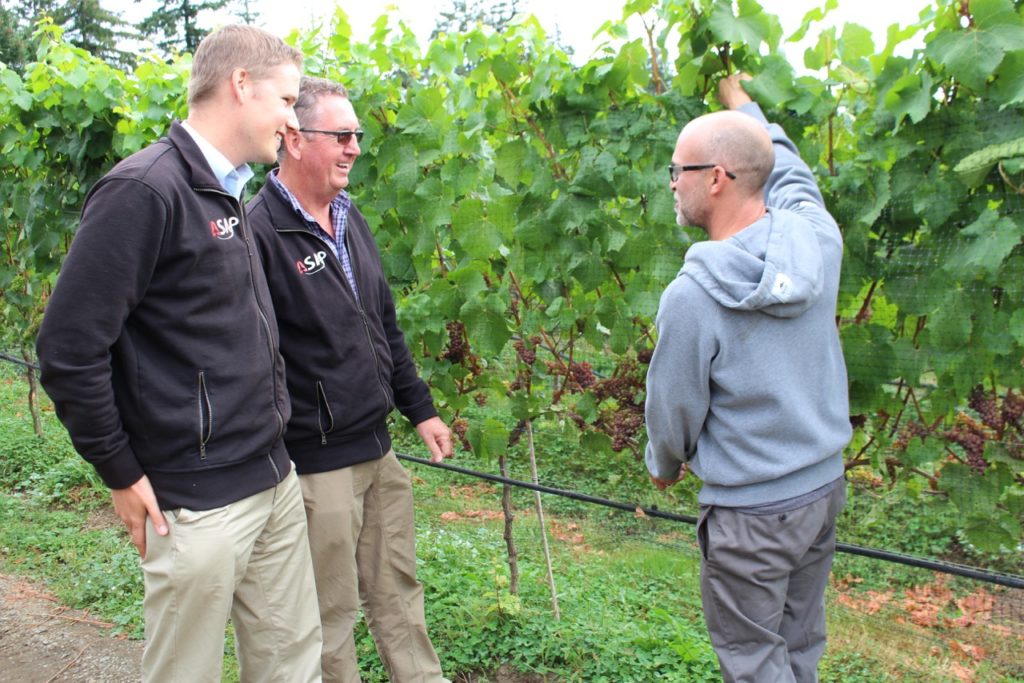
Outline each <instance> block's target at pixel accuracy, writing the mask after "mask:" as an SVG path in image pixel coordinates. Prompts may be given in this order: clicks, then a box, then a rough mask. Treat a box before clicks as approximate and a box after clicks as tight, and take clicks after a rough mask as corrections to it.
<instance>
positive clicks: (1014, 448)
mask: <svg viewBox="0 0 1024 683" xmlns="http://www.w3.org/2000/svg"><path fill="white" fill-rule="evenodd" d="M829 6H834V3H826V9H827V8H828V7H829ZM635 14H640V15H641V16H642V17H643V19H644V25H645V26H646V27H647V34H646V35H645V36H642V37H640V38H634V37H631V36H629V35H628V34H627V33H626V31H625V29H624V28H623V27H624V25H625V19H627V18H628V17H630V16H633V15H635ZM822 14H823V11H819V10H814V11H812V12H810V13H808V15H807V16H806V17H805V19H804V22H803V25H802V26H801V28H800V29H799V30H798V32H797V36H796V37H799V36H802V35H804V34H806V33H808V32H810V31H811V30H812V29H813V28H814V27H815V25H816V21H817V20H818V19H820V18H821V16H822ZM603 31H604V36H605V39H606V42H605V43H604V44H603V46H601V47H600V48H599V49H598V50H597V52H596V54H595V55H594V56H592V57H591V58H590V59H589V60H588V61H586V62H585V63H582V64H579V63H574V62H573V61H572V60H571V59H570V58H569V56H568V55H566V53H565V52H564V51H563V50H561V49H560V48H559V47H558V46H557V44H556V43H555V42H553V41H552V40H551V39H550V36H548V35H547V34H546V33H545V32H544V30H543V29H542V28H541V26H540V25H539V24H538V23H537V22H536V20H534V19H532V18H521V19H518V20H516V21H513V22H512V23H510V24H508V25H507V26H505V27H504V28H503V29H502V30H501V31H496V30H494V29H493V28H491V27H489V26H487V25H486V24H474V25H472V26H469V27H467V29H466V30H465V31H461V32H459V33H458V34H455V33H448V32H445V33H440V34H438V35H437V36H436V37H435V38H434V39H432V40H431V41H430V43H429V44H428V45H425V46H420V45H419V44H418V42H417V40H416V38H415V36H414V34H413V32H412V31H411V30H410V29H409V28H408V27H407V26H405V25H403V24H402V23H401V22H400V21H395V20H393V19H392V18H389V17H388V16H383V17H381V18H380V19H379V20H378V21H377V22H376V24H375V25H374V27H373V34H372V35H371V36H370V38H369V39H368V40H367V41H366V42H358V41H355V40H353V37H352V33H351V28H350V26H349V24H348V21H347V18H346V16H345V15H344V13H343V12H342V11H340V10H339V11H338V13H337V14H336V15H335V16H334V18H333V21H332V25H331V26H330V27H329V29H328V30H326V31H324V32H322V33H319V34H295V35H293V36H292V39H293V40H294V41H295V42H296V44H297V45H298V46H299V47H300V48H301V49H303V51H304V52H305V53H306V55H307V71H308V72H310V73H312V74H317V75H325V76H328V77H332V78H336V79H338V80H340V81H342V82H343V83H345V84H346V86H347V87H348V88H349V89H350V91H351V92H352V96H353V100H354V102H355V104H356V107H357V111H358V112H359V114H360V117H361V119H362V125H363V127H364V128H365V129H366V131H367V135H366V138H365V139H364V142H363V145H362V146H363V156H362V157H361V159H360V160H359V162H358V163H357V164H356V165H355V168H354V171H353V176H352V186H351V190H352V191H353V193H354V194H355V195H356V201H357V202H358V204H359V206H360V208H361V209H362V211H363V213H364V214H365V215H366V216H367V218H368V220H369V222H370V224H371V225H372V226H375V228H376V231H377V235H376V236H377V239H378V241H379V243H380V246H381V253H382V255H383V258H384V261H385V267H386V269H387V272H388V273H389V275H390V277H391V281H392V283H393V286H394V289H395V293H396V299H397V301H398V306H399V316H400V320H401V323H402V325H403V328H404V330H405V332H406V334H407V337H408V339H409V341H410V345H411V346H412V348H413V350H414V353H415V355H416V356H417V362H418V364H419V366H420V367H421V369H422V371H423V373H424V375H425V376H426V378H427V379H428V381H429V382H430V384H431V386H432V387H433V389H434V392H435V396H436V397H437V398H438V399H439V400H440V402H441V403H442V405H443V407H444V409H445V410H446V411H447V416H448V417H449V418H450V419H452V422H453V424H454V426H455V428H456V431H457V432H458V433H459V435H460V437H461V438H462V440H463V443H464V445H465V446H466V447H469V448H471V449H472V450H473V452H474V453H475V454H476V455H477V456H478V457H481V458H493V457H496V456H499V455H501V454H504V453H506V452H507V450H508V447H509V444H510V443H514V442H515V441H516V440H517V439H518V438H519V437H520V436H521V434H522V433H523V426H524V425H525V424H526V423H527V421H529V420H533V421H538V420H539V421H543V422H544V423H545V424H547V425H549V426H553V427H554V428H556V429H560V430H561V431H562V433H563V434H564V435H565V439H564V442H565V443H568V444H573V445H576V446H577V447H578V448H577V451H576V452H577V453H578V454H579V456H578V457H594V458H601V457H604V458H607V457H623V455H621V454H625V455H626V457H632V455H635V454H639V453H640V452H641V449H642V446H643V438H644V437H643V425H642V416H643V412H642V402H643V376H644V370H645V363H646V361H647V360H648V359H649V354H650V351H651V349H652V347H653V343H654V339H653V328H652V325H651V322H652V319H653V316H654V314H655V312H656V308H657V304H658V298H659V295H660V293H661V291H662V290H663V289H664V287H665V285H666V284H667V283H668V282H669V281H670V280H671V279H672V278H673V277H674V276H675V274H676V272H677V271H678V269H679V266H680V264H681V262H682V256H683V254H684V252H685V249H686V247H687V245H688V244H689V243H690V242H691V240H692V239H694V238H696V237H697V235H691V234H688V233H685V232H681V231H680V230H679V229H678V228H677V227H676V226H675V220H674V213H673V209H672V200H671V197H670V194H669V191H668V188H667V185H668V183H667V180H666V178H665V172H664V167H665V165H666V164H667V163H668V161H669V159H670V156H671V150H672V145H673V142H674V140H675V137H676V134H677V132H678V130H679V128H680V127H681V126H682V124H683V123H685V122H686V121H687V120H689V119H690V118H692V117H693V116H696V115H699V114H701V113H703V112H705V111H707V110H708V109H709V107H714V106H715V105H714V104H713V103H712V102H710V101H709V98H708V94H709V93H710V92H711V91H712V89H713V87H714V85H715V83H716V81H717V80H718V78H720V77H721V76H723V75H725V74H727V73H730V72H732V71H735V70H737V69H742V70H744V71H747V72H748V73H751V74H753V75H754V80H753V81H752V82H751V83H750V91H751V93H752V94H753V95H754V96H755V98H756V99H757V100H758V101H759V102H760V103H761V104H762V106H763V107H764V108H765V109H766V111H769V112H770V115H771V116H772V118H774V119H775V120H778V121H780V122H781V123H782V124H783V125H784V126H785V127H786V129H787V131H788V132H789V134H790V136H791V138H792V139H794V140H796V141H797V143H798V145H799V146H800V148H801V153H802V155H803V157H804V158H805V159H807V160H808V161H809V163H810V164H811V166H812V168H815V170H816V172H817V175H818V177H819V178H820V180H821V184H822V188H823V192H824V194H825V196H826V201H827V203H828V205H829V207H830V209H831V210H832V211H833V213H834V214H835V216H836V217H837V219H838V221H839V223H840V225H841V228H842V230H843V234H844V238H845V242H846V254H845V260H844V266H843V268H844V272H843V280H842V285H841V292H840V301H839V312H840V315H839V320H838V324H839V325H840V332H841V336H842V340H843V345H844V350H845V353H846V358H847V363H848V366H849V369H850V391H851V405H852V412H853V415H852V416H851V419H852V420H853V422H854V424H855V426H856V430H855V437H854V442H853V443H852V444H851V446H850V448H849V451H848V453H847V467H848V469H851V470H870V471H871V472H872V473H873V476H878V477H880V478H881V480H883V481H884V482H886V483H887V485H888V486H892V487H899V488H900V489H901V490H902V491H903V492H904V494H905V495H909V496H919V497H924V496H935V497H948V499H949V500H950V501H951V503H952V504H953V505H955V506H957V507H959V508H960V510H961V511H962V513H963V527H962V528H961V529H960V530H959V533H960V535H961V540H962V541H963V542H964V544H965V547H966V546H973V547H975V548H978V549H982V550H985V551H989V552H999V551H1000V549H1002V551H1003V552H1013V551H1014V549H1015V548H1017V547H1018V545H1019V543H1020V542H1021V523H1020V520H1021V517H1022V509H1024V485H1022V470H1024V467H1022V463H1024V445H1022V442H1024V439H1022V431H1021V430H1022V423H1021V414H1020V413H1021V407H1022V404H1024V403H1022V402H1024V399H1022V390H1024V366H1022V362H1021V361H1022V358H1024V291H1022V290H1024V246H1022V243H1021V238H1022V235H1024V214H1022V213H1021V201H1022V195H1021V190H1022V186H1024V154H1022V151H1021V139H1022V132H1021V128H1020V121H1021V114H1022V111H1024V18H1022V9H1021V6H1020V4H1019V3H1018V4H1015V3H1013V2H1011V0H972V1H971V2H960V1H959V0H957V1H949V2H941V3H940V4H937V5H935V6H931V7H925V8H924V9H922V12H921V14H920V18H919V21H918V22H917V23H915V24H914V25H911V26H909V27H898V26H893V27H890V29H889V31H888V36H887V40H886V43H885V44H884V45H875V44H874V42H873V40H872V38H871V35H870V33H869V32H868V31H866V30H865V29H863V28H862V27H859V26H856V25H854V24H848V25H846V26H845V27H843V28H841V29H829V30H826V31H822V32H820V33H819V36H818V39H817V42H816V44H815V47H813V48H811V49H809V50H808V51H807V52H806V54H805V55H804V62H805V66H806V67H807V68H808V69H812V70H814V71H816V72H817V74H818V75H816V76H807V75H799V74H798V73H797V72H796V71H795V70H794V68H793V66H792V65H791V64H789V63H788V61H787V60H786V59H785V58H784V57H783V55H782V53H781V52H780V45H781V44H782V42H783V40H784V38H785V37H784V36H783V32H782V29H781V27H780V25H779V22H778V21H777V19H776V18H774V17H772V16H771V15H768V14H765V13H764V12H763V11H762V10H761V8H760V6H759V5H758V4H757V2H756V0H739V1H738V2H737V3H735V5H734V4H733V3H731V2H728V1H726V0H686V1H684V2H668V1H665V2H662V3H656V2H655V1H654V0H630V1H629V2H627V3H626V4H625V7H624V9H623V15H622V16H621V17H618V18H614V19H613V20H612V21H609V22H608V23H607V24H606V25H605V26H604V29H603ZM911 39H913V40H916V41H918V44H919V45H920V47H918V48H916V49H913V50H912V51H909V52H910V54H909V56H905V55H901V54H897V49H896V48H897V47H898V46H900V45H901V44H904V43H906V42H907V41H909V40H911ZM40 40H41V43H42V45H43V47H41V48H40V52H39V56H38V60H37V61H36V62H35V63H33V64H31V65H30V66H29V68H28V69H27V70H26V74H25V77H24V78H21V77H20V76H18V74H17V73H15V72H13V71H12V70H0V80H2V82H3V84H4V87H3V88H2V89H0V105H2V106H0V117H3V119H4V121H3V123H4V125H2V126H0V158H2V160H3V163H2V164H0V169H2V170H0V174H4V175H3V177H2V178H0V206H2V207H3V209H2V214H0V219H2V221H3V223H2V224H0V226H2V229H3V234H4V239H5V244H6V249H7V252H6V254H5V259H4V265H2V266H0V289H3V290H4V292H5V302H7V301H8V298H7V293H8V292H11V291H14V290H15V289H16V288H17V287H25V288H27V289H28V290H31V291H27V290H26V292H25V293H24V294H23V295H22V294H19V295H18V296H17V297H15V298H14V299H12V301H14V300H17V301H22V302H23V303H24V306H25V308H24V310H25V311H35V312H36V313H37V312H38V310H39V309H40V307H41V306H42V302H43V301H44V299H45V292H46V288H47V287H48V286H49V284H50V283H51V282H52V280H53V278H54V276H55V274H56V272H57V267H58V264H59V262H60V259H61V257H62V255H63V253H64V250H65V248H66V246H67V242H68V240H69V239H70V237H71V235H72V234H73V232H74V228H75V215H76V213H77V210H78V208H79V207H80V205H81V200H82V197H83V196H84V191H85V190H86V189H87V188H88V187H89V185H90V184H91V183H92V182H93V181H94V180H95V178H96V177H98V174H99V173H101V172H102V171H103V170H105V169H106V168H109V166H110V165H111V164H112V163H113V161H114V160H115V159H117V158H120V157H122V156H124V155H125V154H127V153H129V152H131V151H133V150H135V149H138V148H139V147H141V146H142V145H143V144H145V143H146V142H148V141H150V140H152V139H153V138H154V137H156V136H157V135H159V134H161V133H162V132H163V131H164V130H165V129H166V126H167V123H168V122H169V120H170V117H171V116H172V115H173V114H175V113H177V114H179V115H180V113H181V107H182V101H181V95H182V93H183V91H184V81H183V74H184V70H185V68H186V66H187V62H186V61H183V60H173V61H171V62H170V63H169V64H157V63H153V62H145V63H143V64H141V65H140V66H139V67H138V68H137V69H136V70H135V71H134V73H132V74H124V73H121V72H119V71H117V70H115V69H112V68H110V67H109V66H107V65H104V64H102V63H100V62H98V60H95V59H93V58H90V57H89V56H88V55H87V54H85V53H83V52H81V51H76V49H75V48H73V47H71V46H69V45H67V44H66V43H64V42H61V40H60V39H59V34H58V33H57V32H56V31H54V30H51V29H48V30H47V31H45V32H44V34H43V35H42V36H41V39H40ZM18 291H21V290H18ZM5 305H6V303H5ZM18 315H22V314H21V313H18V312H16V311H13V309H9V310H5V312H4V318H5V323H4V324H5V327H6V329H16V330H20V332H19V334H22V335H23V338H28V336H30V334H31V327H32V325H31V324H30V323H29V322H26V321H30V320H31V319H32V315H30V314H28V313H26V314H24V317H23V318H18V317H17V316H18ZM481 404H486V405H488V406H490V408H492V410H490V411H488V412H487V415H489V417H487V418H485V419H480V420H472V421H467V420H466V419H465V416H466V413H467V412H471V411H472V410H473V409H474V408H475V406H477V405H481ZM539 447H540V448H541V449H543V444H541V445H540V446H539ZM631 454H632V455H631Z"/></svg>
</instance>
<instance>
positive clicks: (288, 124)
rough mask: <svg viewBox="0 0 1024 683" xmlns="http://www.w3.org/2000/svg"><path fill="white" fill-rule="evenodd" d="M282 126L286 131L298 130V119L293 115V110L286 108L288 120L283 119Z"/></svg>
mask: <svg viewBox="0 0 1024 683" xmlns="http://www.w3.org/2000/svg"><path fill="white" fill-rule="evenodd" d="M284 126H285V130H286V131H287V130H294V131H297V130H298V129H299V118H298V117H297V116H296V115H295V110H294V109H293V108H291V107H288V118H287V119H285V122H284Z"/></svg>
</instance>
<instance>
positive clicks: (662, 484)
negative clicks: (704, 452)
mask: <svg viewBox="0 0 1024 683" xmlns="http://www.w3.org/2000/svg"><path fill="white" fill-rule="evenodd" d="M688 471H689V468H687V466H686V463H683V465H682V467H680V468H679V475H678V476H677V477H676V478H675V479H673V480H671V481H669V480H667V479H658V478H657V477H656V476H654V475H653V474H652V475H651V483H652V484H654V488H656V489H658V490H659V491H664V490H665V489H667V488H668V487H669V486H674V485H676V484H678V483H679V482H680V481H682V480H683V477H685V476H686V473H687V472H688Z"/></svg>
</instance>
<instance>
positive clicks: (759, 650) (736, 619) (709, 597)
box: [697, 486, 846, 683]
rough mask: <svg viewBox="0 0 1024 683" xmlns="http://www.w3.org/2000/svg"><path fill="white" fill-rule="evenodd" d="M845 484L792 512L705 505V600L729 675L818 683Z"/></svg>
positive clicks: (751, 680)
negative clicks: (753, 511) (827, 594)
mask: <svg viewBox="0 0 1024 683" xmlns="http://www.w3.org/2000/svg"><path fill="white" fill-rule="evenodd" d="M845 503H846V487H845V486H838V487H836V488H835V489H834V490H833V491H832V492H831V493H829V494H828V495H826V496H825V497H824V498H820V499H818V500H816V501H814V502H813V503H810V504H809V505H805V506H804V507H800V508H797V509H795V510H790V511H788V512H783V513H777V514H769V515H752V514H744V513H742V512H738V511H736V510H734V509H731V508H725V507H713V506H712V507H708V508H704V509H703V510H702V511H701V516H700V520H699V521H698V523H697V538H698V541H699V543H700V548H701V557H702V559H701V601H702V603H703V605H704V618H705V620H706V622H707V626H708V632H709V634H710V636H711V644H712V645H713V646H714V648H715V654H717V655H718V661H719V664H720V665H721V669H722V678H723V680H725V681H727V682H729V683H731V682H732V681H736V682H737V683H762V682H764V683H794V682H799V683H815V682H816V681H817V680H818V660H819V659H820V658H821V655H822V653H823V652H824V651H825V586H826V585H827V584H828V577H829V573H830V571H831V569H832V557H833V555H834V554H835V541H836V524H835V522H836V517H837V516H838V515H839V511H840V510H842V508H843V505H844V504H845Z"/></svg>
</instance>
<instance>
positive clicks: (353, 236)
mask: <svg viewBox="0 0 1024 683" xmlns="http://www.w3.org/2000/svg"><path fill="white" fill-rule="evenodd" d="M295 114H296V116H297V117H298V121H299V128H298V129H297V130H293V131H289V132H288V134H287V135H286V136H285V140H284V145H283V146H282V148H281V150H280V152H279V154H278V161H279V163H280V167H279V169H277V170H276V171H274V172H272V173H271V175H270V177H269V178H268V180H267V183H266V184H265V185H264V186H263V189H262V190H260V192H259V194H258V195H257V196H256V197H255V198H254V199H253V201H252V202H250V204H249V207H248V208H249V219H250V221H251V223H252V226H253V232H254V234H255V236H256V241H257V245H258V247H259V250H260V253H261V256H262V261H263V267H264V270H265V272H266V274H267V280H268V282H269V284H270V293H271V297H272V298H273V302H274V309H275V312H276V315H277V321H278V326H279V327H280V330H281V354H282V355H283V356H284V359H285V367H286V374H287V378H288V390H289V393H290V394H291V399H292V419H291V421H290V422H289V423H288V430H287V432H286V433H285V442H286V443H287V445H288V452H289V453H290V454H291V456H292V459H293V460H294V461H295V465H296V469H297V470H298V473H299V482H300V484H301V486H302V493H303V497H304V498H305V504H306V517H307V521H308V525H309V541H310V550H311V552H312V554H313V568H314V574H315V576H316V584H317V594H318V599H319V602H320V618H321V622H322V624H323V632H324V649H323V657H322V663H323V675H324V681H333V682H335V683H358V682H359V680H360V677H359V669H358V666H357V662H356V653H355V645H354V640H353V628H354V627H355V623H356V618H357V616H358V612H359V607H360V604H361V605H362V607H363V610H364V612H365V614H366V621H367V624H368V626H369V627H370V632H371V634H372V635H373V638H374V641H375V642H376V644H377V651H378V653H379V654H380V656H381V660H382V661H383V662H384V666H385V668H386V669H387V671H388V675H389V677H390V679H391V681H392V682H393V683H439V682H442V681H444V682H446V679H445V678H443V677H442V675H441V665H440V662H439V661H438V658H437V655H436V653H435V652H434V648H433V645H432V644H431V642H430V639H429V637H428V636H427V627H426V621H425V617H424V608H423V587H422V585H421V584H420V583H419V582H418V581H417V580H416V548H415V539H416V531H415V527H414V521H413V497H412V486H411V482H410V479H409V475H408V473H407V472H406V471H405V468H404V467H402V465H401V464H399V462H398V460H397V459H396V458H395V453H394V451H393V450H392V449H391V439H390V437H389V435H388V430H387V424H386V419H387V417H388V414H389V413H390V412H391V411H392V410H393V409H394V408H398V410H399V411H400V412H401V413H402V415H404V416H405V417H406V418H407V419H408V420H409V421H410V422H411V423H412V424H413V425H415V427H416V430H417V431H418V432H419V434H420V436H421V438H422V439H423V441H424V443H425V444H426V445H427V448H428V449H429V450H430V453H431V456H432V457H431V459H432V460H433V461H435V462H437V461H440V460H441V459H442V458H445V457H447V456H450V455H451V454H452V438H451V432H450V431H449V429H448V427H447V426H446V425H445V424H444V422H442V421H441V419H440V418H439V417H438V416H437V411H436V410H435V409H434V405H433V400H432V399H431V396H430V391H429V390H428V388H427V386H426V384H424V383H423V381H422V380H421V379H420V378H419V376H418V375H417V372H416V368H415V366H414V365H413V359H412V354H411V353H410V352H409V349H408V347H407V346H406V343H405V339H404V337H403V335H402V331H401V330H400V329H399V327H398V323H397V321H396V316H395V305H394V302H393V300H392V298H391V291H390V289H389V287H388V283H387V280H386V279H385V277H384V270H383V266H382V265H381V260H380V254H379V253H378V251H377V245H376V244H375V243H374V240H373V235H372V234H371V233H370V229H369V227H368V226H367V224H366V220H365V219H364V218H363V216H362V214H360V213H359V211H358V210H357V209H356V208H355V206H353V205H352V201H351V198H350V197H349V195H348V193H347V192H346V188H347V187H348V184H349V174H350V173H351V172H352V166H353V164H354V163H355V161H356V159H357V158H358V156H359V154H360V151H361V150H360V148H359V142H360V140H361V139H362V137H363V132H362V130H360V129H359V120H358V118H357V117H356V113H355V110H354V108H353V106H352V102H351V101H350V100H349V98H348V94H347V92H346V91H345V88H343V87H342V86H341V85H339V84H337V83H335V82H333V81H329V80H325V79H320V78H303V79H302V81H301V83H300V86H299V98H298V100H297V101H296V103H295Z"/></svg>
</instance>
